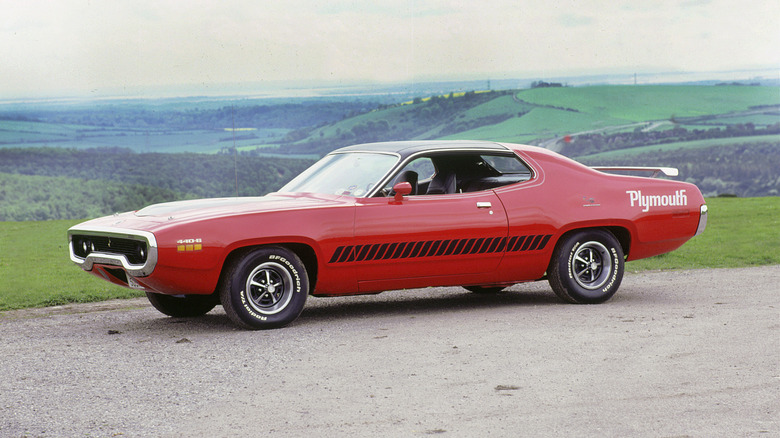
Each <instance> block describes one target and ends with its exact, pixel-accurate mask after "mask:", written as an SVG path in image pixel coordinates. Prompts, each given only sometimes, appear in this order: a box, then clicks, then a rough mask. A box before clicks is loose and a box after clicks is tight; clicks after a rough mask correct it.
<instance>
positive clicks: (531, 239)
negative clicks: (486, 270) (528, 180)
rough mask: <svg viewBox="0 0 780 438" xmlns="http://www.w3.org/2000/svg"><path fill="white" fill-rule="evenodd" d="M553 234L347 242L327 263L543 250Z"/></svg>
mask: <svg viewBox="0 0 780 438" xmlns="http://www.w3.org/2000/svg"><path fill="white" fill-rule="evenodd" d="M551 238H552V234H544V235H542V234H538V235H533V236H512V237H509V238H507V237H481V238H472V239H447V240H427V241H422V240H421V241H418V242H394V243H375V244H369V245H344V246H339V247H338V248H336V251H334V252H333V255H332V256H331V258H330V261H329V262H328V263H348V262H353V261H357V262H367V261H373V260H389V259H407V258H424V257H426V258H427V257H441V256H450V255H463V254H494V253H497V252H503V251H506V252H519V251H520V252H522V251H541V250H543V249H544V248H545V247H546V246H547V244H548V243H549V242H550V239H551Z"/></svg>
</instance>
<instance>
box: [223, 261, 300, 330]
mask: <svg viewBox="0 0 780 438" xmlns="http://www.w3.org/2000/svg"><path fill="white" fill-rule="evenodd" d="M308 294H309V279H308V276H307V275H306V267H305V266H304V264H303V262H301V259H300V258H298V256H297V255H295V253H293V252H292V251H290V250H288V249H286V248H282V247H263V248H258V249H254V250H251V251H249V252H247V253H245V254H244V255H243V256H242V257H239V258H237V259H235V260H234V261H233V262H232V264H231V265H230V266H229V267H228V269H227V271H226V272H225V277H224V280H223V282H222V284H221V286H220V291H219V296H220V301H222V307H224V308H225V313H227V315H228V317H229V318H230V319H231V320H232V321H233V322H235V323H236V324H238V325H239V326H241V327H244V328H248V329H252V330H256V329H270V328H278V327H283V326H285V325H287V324H289V323H291V322H292V321H293V320H295V318H297V317H298V315H300V314H301V311H302V310H303V305H304V304H305V303H306V296H307V295H308Z"/></svg>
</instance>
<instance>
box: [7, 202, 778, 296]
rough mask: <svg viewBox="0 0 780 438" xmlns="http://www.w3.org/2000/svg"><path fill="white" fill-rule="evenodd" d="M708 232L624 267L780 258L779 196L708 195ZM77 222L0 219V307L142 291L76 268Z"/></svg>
mask: <svg viewBox="0 0 780 438" xmlns="http://www.w3.org/2000/svg"><path fill="white" fill-rule="evenodd" d="M707 203H708V205H709V207H710V214H709V223H708V225H707V230H706V232H705V233H704V234H702V235H701V236H698V237H695V238H693V239H692V240H691V241H689V242H688V243H686V244H685V245H683V247H682V248H680V249H678V250H677V251H675V252H672V253H670V254H667V255H662V256H658V257H653V258H650V259H646V260H638V261H635V262H629V263H628V264H627V265H626V269H627V270H628V271H642V270H655V269H692V268H733V267H743V266H760V265H774V264H780V251H778V250H777V248H779V247H780V233H778V232H777V230H778V229H780V198H778V197H764V198H745V199H739V198H712V199H708V200H707ZM77 222H79V221H44V222H0V248H3V251H2V253H0V310H9V309H18V308H24V307H40V306H51V305H58V304H65V303H73V302H89V301H101V300H107V299H111V298H127V297H137V296H142V295H143V294H142V293H139V292H137V291H133V290H131V289H126V288H121V287H118V286H113V285H111V284H109V283H107V282H105V281H102V280H99V279H97V278H95V277H93V276H91V275H88V274H86V273H84V272H82V271H81V269H79V268H78V267H77V266H76V265H75V264H73V263H72V262H71V261H70V260H69V258H68V250H67V237H66V231H67V229H68V228H69V227H70V226H72V225H74V224H76V223H77Z"/></svg>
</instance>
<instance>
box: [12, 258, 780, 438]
mask: <svg viewBox="0 0 780 438" xmlns="http://www.w3.org/2000/svg"><path fill="white" fill-rule="evenodd" d="M779 285H780V266H768V267H759V268H745V269H721V270H690V271H664V272H649V273H640V274H629V275H627V276H626V277H625V279H624V281H623V284H622V286H621V288H620V290H619V291H618V293H617V294H616V295H615V297H614V298H612V299H611V300H610V301H608V302H607V303H604V304H600V305H592V306H586V305H571V304H563V303H562V302H560V301H558V299H557V298H556V297H555V295H554V294H553V292H552V291H551V289H550V288H549V286H548V285H547V283H546V282H540V283H531V284H521V285H516V286H513V287H511V288H510V289H509V290H508V291H506V292H502V293H498V294H494V295H484V294H473V293H470V292H466V291H465V290H463V289H460V288H428V289H418V290H409V291H394V292H385V293H382V294H379V295H372V296H364V297H349V298H310V299H309V301H308V302H307V305H306V308H305V309H304V311H303V314H302V315H301V317H300V318H299V319H298V320H296V321H295V322H294V323H293V324H292V325H290V326H288V327H286V328H283V329H278V330H271V331H256V332H253V331H244V330H240V329H237V328H236V327H234V326H233V325H232V324H231V322H230V321H229V320H228V318H227V316H226V315H225V313H224V312H223V311H222V309H221V308H220V307H217V308H216V309H215V310H213V311H212V312H210V313H209V314H208V315H206V316H204V317H200V318H195V319H179V318H169V317H166V316H164V315H162V314H160V313H158V312H157V311H156V310H154V309H153V308H151V307H150V306H149V305H148V303H146V301H145V300H140V299H137V300H123V301H111V302H106V303H96V304H84V305H70V306H62V307H56V308H46V309H33V310H21V311H11V312H0V339H2V342H1V343H0V361H1V362H0V375H1V376H2V379H0V436H2V437H22V436H36V437H37V436H43V437H75V436H90V437H93V436H94V437H111V436H127V437H135V436H163V437H178V436H196V437H198V436H200V437H220V436H224V437H229V436H266V435H270V436H292V437H311V436H391V437H393V436H398V437H413V436H431V435H433V436H451V437H474V436H496V437H503V436H507V437H509V436H512V437H514V436H561V437H571V436H599V437H604V436H607V437H609V436H614V437H617V436H620V437H623V436H652V437H681V436H693V437H696V436H702V437H717V436H723V437H734V436H756V437H765V436H766V437H769V436H780V300H778V297H780V286H779Z"/></svg>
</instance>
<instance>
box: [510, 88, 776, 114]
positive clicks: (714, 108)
mask: <svg viewBox="0 0 780 438" xmlns="http://www.w3.org/2000/svg"><path fill="white" fill-rule="evenodd" d="M517 97H518V98H519V99H522V100H523V101H525V102H528V103H532V104H536V105H549V106H554V107H562V108H569V109H573V110H576V111H579V112H584V113H588V114H592V115H597V116H600V117H604V118H616V119H623V120H626V121H631V122H642V121H645V120H662V119H669V118H671V117H698V116H704V115H709V114H724V113H729V112H734V111H744V110H747V109H749V108H750V107H754V106H760V105H777V104H778V100H779V96H778V89H777V87H734V86H725V87H717V86H706V87H705V86H694V85H691V86H687V85H646V86H630V85H624V86H619V85H605V86H592V87H571V88H569V87H566V88H536V89H532V90H523V91H521V92H519V93H517Z"/></svg>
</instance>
